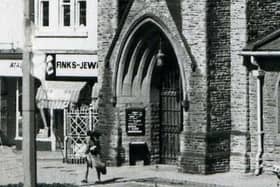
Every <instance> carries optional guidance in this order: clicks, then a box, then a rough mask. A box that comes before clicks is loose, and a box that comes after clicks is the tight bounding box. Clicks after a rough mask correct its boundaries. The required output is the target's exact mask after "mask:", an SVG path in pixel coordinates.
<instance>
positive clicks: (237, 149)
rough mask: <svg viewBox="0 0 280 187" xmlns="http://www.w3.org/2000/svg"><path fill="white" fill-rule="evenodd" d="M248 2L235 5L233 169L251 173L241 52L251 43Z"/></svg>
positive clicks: (245, 77)
mask: <svg viewBox="0 0 280 187" xmlns="http://www.w3.org/2000/svg"><path fill="white" fill-rule="evenodd" d="M246 9H247V6H246V0H234V1H232V3H231V31H230V34H231V74H232V77H231V145H230V148H231V156H230V169H231V170H239V171H241V172H247V171H249V170H250V155H249V154H250V153H249V152H250V141H249V139H250V133H249V116H248V115H249V112H248V107H249V97H248V94H249V73H248V71H247V68H246V67H245V66H244V65H243V57H242V56H240V55H239V54H240V52H241V51H242V49H243V48H244V47H245V46H246V42H247V17H246Z"/></svg>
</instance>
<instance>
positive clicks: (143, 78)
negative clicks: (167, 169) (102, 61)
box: [109, 14, 192, 162]
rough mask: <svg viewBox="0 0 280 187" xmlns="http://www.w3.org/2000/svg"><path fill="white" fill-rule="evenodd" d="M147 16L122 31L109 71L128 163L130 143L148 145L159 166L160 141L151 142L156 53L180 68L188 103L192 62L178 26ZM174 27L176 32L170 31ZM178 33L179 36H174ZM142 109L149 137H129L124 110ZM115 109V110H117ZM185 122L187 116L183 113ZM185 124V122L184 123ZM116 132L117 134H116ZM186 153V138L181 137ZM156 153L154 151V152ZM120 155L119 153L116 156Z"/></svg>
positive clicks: (157, 72) (154, 123) (156, 120)
mask: <svg viewBox="0 0 280 187" xmlns="http://www.w3.org/2000/svg"><path fill="white" fill-rule="evenodd" d="M160 17H161V16H155V15H154V14H144V15H142V16H135V17H134V19H133V20H132V21H131V22H129V23H126V24H125V25H124V27H123V28H122V31H121V34H120V37H119V38H118V41H117V43H116V45H115V46H114V49H113V53H112V54H111V56H110V60H109V63H110V64H109V67H111V72H112V85H111V86H112V93H113V94H112V95H113V97H115V98H116V107H113V108H112V111H115V114H116V115H115V122H114V123H115V127H114V128H115V129H119V130H121V131H122V133H121V135H119V136H120V137H118V138H114V139H115V140H116V139H122V140H121V142H122V145H118V146H122V147H123V148H124V155H125V158H124V159H125V160H126V161H128V160H129V157H128V155H129V150H128V144H129V143H130V142H131V141H144V142H147V144H148V148H149V150H151V161H152V162H158V161H159V158H158V157H157V156H156V155H158V152H156V150H158V144H159V140H152V139H153V138H151V137H153V131H152V130H151V129H152V128H159V125H158V124H159V120H160V119H159V114H158V113H159V112H158V111H159V106H158V103H159V101H158V100H157V99H156V98H155V97H153V96H154V94H153V93H154V92H157V91H158V90H157V86H158V83H160V80H157V79H160V78H159V75H160V68H159V67H158V66H157V53H158V50H159V48H162V49H163V52H164V53H166V56H165V57H164V60H165V61H166V63H176V66H177V67H178V70H179V74H180V79H181V86H182V92H183V94H182V95H183V100H188V98H189V96H188V94H189V80H190V78H189V77H190V76H191V73H192V72H191V64H192V62H191V58H190V56H189V54H188V52H187V50H186V49H185V47H184V42H183V40H182V39H181V38H180V36H181V35H180V33H179V31H178V30H177V29H176V26H175V25H170V24H167V23H165V21H164V16H162V17H161V18H160ZM169 27H174V28H169ZM171 30H172V31H173V32H171ZM174 30H176V32H174ZM133 107H136V108H137V107H141V108H145V111H146V124H145V125H146V134H145V136H143V137H129V136H126V133H125V131H126V129H125V109H126V108H133ZM114 109H115V110H114ZM183 116H184V118H186V116H188V115H187V112H186V111H185V112H184V115H183ZM183 121H184V123H186V121H187V120H186V119H184V120H183ZM113 131H114V130H113ZM180 139H181V146H180V149H181V151H183V149H184V147H183V144H184V142H183V141H184V140H183V139H184V138H183V137H182V136H181V135H180ZM152 150H155V151H152ZM117 155H118V153H117Z"/></svg>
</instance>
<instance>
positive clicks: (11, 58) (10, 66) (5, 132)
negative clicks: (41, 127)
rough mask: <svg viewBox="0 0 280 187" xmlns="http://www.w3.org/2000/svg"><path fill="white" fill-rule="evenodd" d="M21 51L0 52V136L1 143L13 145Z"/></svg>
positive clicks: (20, 73) (20, 72) (20, 75)
mask: <svg viewBox="0 0 280 187" xmlns="http://www.w3.org/2000/svg"><path fill="white" fill-rule="evenodd" d="M21 64H22V51H21V50H18V49H13V50H1V52H0V93H1V95H0V111H1V112H0V138H1V139H2V143H3V144H8V145H13V144H14V143H15V142H14V138H15V135H16V123H17V120H16V104H17V102H16V94H17V91H18V84H19V82H21V77H22V71H21Z"/></svg>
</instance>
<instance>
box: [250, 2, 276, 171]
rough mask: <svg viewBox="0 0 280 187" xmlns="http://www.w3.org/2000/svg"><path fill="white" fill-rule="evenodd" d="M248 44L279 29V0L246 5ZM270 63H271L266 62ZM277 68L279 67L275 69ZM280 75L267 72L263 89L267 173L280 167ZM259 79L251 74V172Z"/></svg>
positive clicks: (253, 164) (253, 156)
mask: <svg viewBox="0 0 280 187" xmlns="http://www.w3.org/2000/svg"><path fill="white" fill-rule="evenodd" d="M247 7H248V8H247V23H248V24H247V30H248V42H254V41H256V40H260V39H261V38H262V37H264V36H266V35H267V34H270V33H271V32H273V31H276V30H277V29H279V28H280V27H279V23H280V2H279V1H277V0H250V1H248V4H247ZM265 61H266V62H269V60H266V59H265ZM275 69H276V67H275ZM277 78H278V73H277V71H275V70H273V69H267V70H266V74H265V79H264V87H263V117H264V133H265V135H264V155H263V159H264V170H265V171H267V170H271V166H272V165H273V164H279V160H280V157H279V154H278V153H279V146H277V139H278V136H279V134H278V133H277V128H278V127H277V125H278V124H277V105H276V103H277V100H276V98H277V96H276V95H275V93H276V92H275V89H276V85H277ZM256 80H257V78H256V77H254V76H253V75H252V73H250V85H249V87H250V88H249V89H250V92H249V97H250V103H249V104H250V105H249V112H250V124H249V125H250V145H251V150H250V151H251V152H250V155H251V161H250V163H251V169H255V157H256V153H257V135H258V134H257V111H256V110H257V106H256V102H257V97H256V91H257V90H256Z"/></svg>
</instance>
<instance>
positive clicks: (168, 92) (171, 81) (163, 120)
mask: <svg viewBox="0 0 280 187" xmlns="http://www.w3.org/2000/svg"><path fill="white" fill-rule="evenodd" d="M168 54H171V53H168ZM161 76H162V77H161V86H160V162H161V163H163V164H175V163H176V162H177V157H178V155H179V154H180V139H179V134H180V133H181V131H182V128H183V125H182V118H183V116H182V105H181V103H182V83H181V78H180V74H179V69H178V66H177V63H176V58H174V57H173V56H172V55H170V56H169V58H168V61H167V63H166V64H165V65H164V66H163V67H162V71H161Z"/></svg>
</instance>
